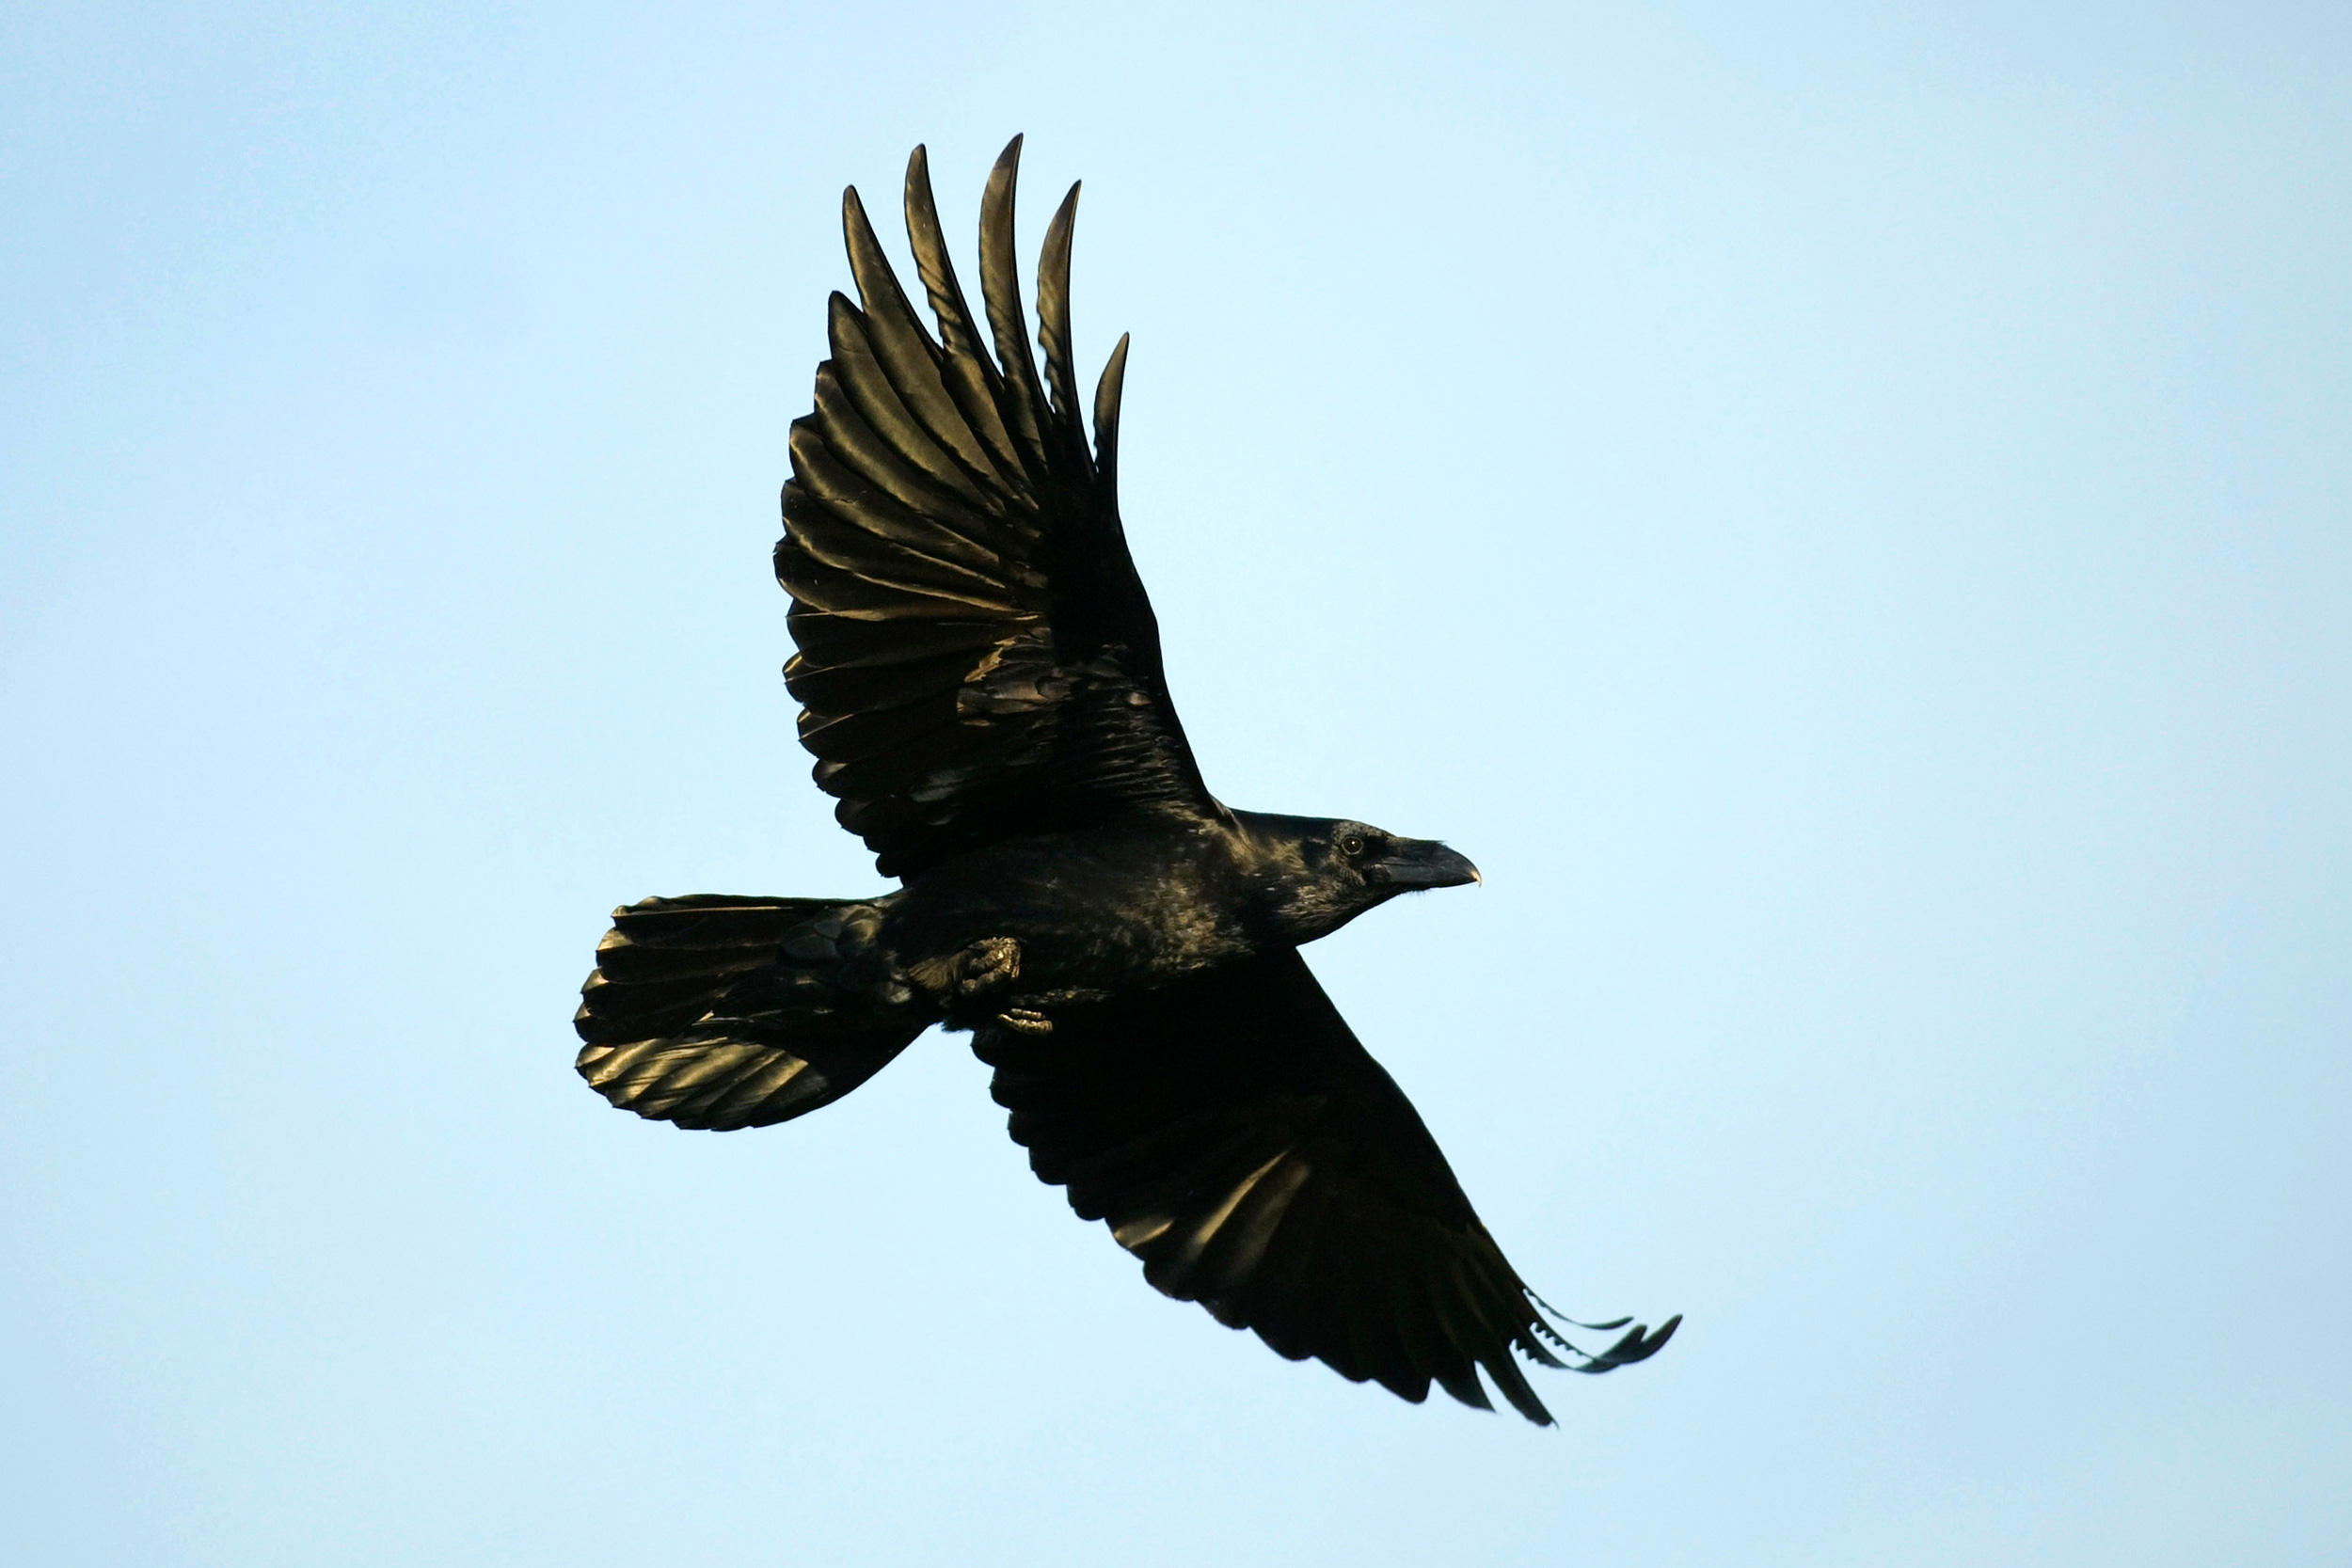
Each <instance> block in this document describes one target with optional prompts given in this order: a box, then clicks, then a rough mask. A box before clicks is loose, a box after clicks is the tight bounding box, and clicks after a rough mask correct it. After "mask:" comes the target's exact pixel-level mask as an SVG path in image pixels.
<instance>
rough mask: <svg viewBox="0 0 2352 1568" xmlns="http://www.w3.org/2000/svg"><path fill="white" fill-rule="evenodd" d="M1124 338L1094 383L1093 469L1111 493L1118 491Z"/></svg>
mask: <svg viewBox="0 0 2352 1568" xmlns="http://www.w3.org/2000/svg"><path fill="white" fill-rule="evenodd" d="M1127 338H1128V334H1126V333H1124V332H1122V333H1120V335H1119V346H1118V347H1117V348H1114V349H1112V350H1111V356H1110V358H1109V360H1108V361H1106V362H1105V363H1104V366H1103V379H1102V380H1100V381H1098V382H1096V383H1095V384H1094V471H1095V473H1096V474H1097V475H1098V476H1100V478H1101V481H1102V483H1103V485H1104V489H1105V490H1107V491H1108V492H1109V493H1110V494H1112V495H1117V494H1118V493H1119V492H1118V483H1119V394H1120V389H1121V388H1123V387H1125V385H1126V383H1127Z"/></svg>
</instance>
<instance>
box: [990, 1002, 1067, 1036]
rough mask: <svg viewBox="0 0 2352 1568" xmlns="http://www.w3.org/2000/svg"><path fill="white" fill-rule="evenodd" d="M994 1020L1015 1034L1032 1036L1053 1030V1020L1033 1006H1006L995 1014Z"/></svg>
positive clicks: (1050, 1032)
mask: <svg viewBox="0 0 2352 1568" xmlns="http://www.w3.org/2000/svg"><path fill="white" fill-rule="evenodd" d="M996 1022H999V1023H1001V1024H1003V1025H1004V1026H1005V1027H1006V1028H1008V1029H1009V1030H1011V1031H1012V1032H1013V1033H1014V1034H1016V1035H1027V1036H1029V1037H1032V1038H1035V1037H1038V1036H1041V1035H1050V1034H1052V1033H1053V1032H1054V1021H1053V1020H1052V1019H1050V1018H1047V1017H1046V1016H1045V1015H1044V1014H1043V1013H1041V1012H1039V1011H1038V1010H1037V1009H1036V1008H1034V1007H1008V1008H1006V1009H1005V1010H1004V1011H1003V1012H1001V1013H998V1014H997V1015H996Z"/></svg>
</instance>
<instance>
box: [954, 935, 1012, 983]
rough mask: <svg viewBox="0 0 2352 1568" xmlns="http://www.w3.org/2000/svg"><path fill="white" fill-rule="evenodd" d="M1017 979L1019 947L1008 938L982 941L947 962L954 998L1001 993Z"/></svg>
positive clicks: (991, 938)
mask: <svg viewBox="0 0 2352 1568" xmlns="http://www.w3.org/2000/svg"><path fill="white" fill-rule="evenodd" d="M1020 976H1021V944H1020V943H1019V942H1015V941H1013V940H1012V938H1010V937H983V938H982V939H981V940H979V941H978V942H974V943H972V944H971V945H970V946H968V947H966V948H964V949H963V950H962V951H961V952H960V953H958V954H957V955H956V956H955V957H954V958H949V959H948V960H947V978H948V980H949V982H950V983H951V984H953V985H954V987H955V990H956V994H957V995H958V996H977V995H979V994H980V993H981V992H983V991H991V990H1001V989H1002V988H1003V987H1005V986H1008V985H1010V984H1011V983H1012V982H1013V981H1014V980H1017V979H1019V978H1020Z"/></svg>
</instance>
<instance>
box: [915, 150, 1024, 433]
mask: <svg viewBox="0 0 2352 1568" xmlns="http://www.w3.org/2000/svg"><path fill="white" fill-rule="evenodd" d="M906 216H907V243H908V245H909V246H910V248H912V249H913V250H914V271H915V275H916V276H917V277H920V278H921V279H922V281H923V292H924V293H927V294H929V295H930V301H931V314H932V315H934V316H936V317H938V318H939V339H940V343H941V346H942V347H943V349H944V350H945V353H946V357H945V359H944V360H943V361H942V363H941V367H940V369H941V372H942V373H941V379H942V380H944V381H945V382H946V386H947V392H948V395H949V396H951V397H953V398H954V399H955V400H956V404H957V405H958V406H959V407H961V409H962V410H963V414H964V418H965V419H967V420H970V421H971V423H972V428H973V429H974V430H976V431H977V432H978V433H979V436H980V438H981V439H982V440H983V441H985V442H987V443H988V445H989V446H990V447H991V448H992V449H993V451H995V452H996V453H997V454H998V455H999V456H1000V457H1001V458H1002V459H1003V460H1004V461H1005V462H1006V463H1008V464H1010V465H1012V466H1014V467H1023V466H1025V465H1024V464H1023V460H1022V457H1021V454H1020V450H1019V448H1018V447H1017V446H1016V445H1015V444H1014V442H1013V439H1012V436H1011V433H1010V432H1009V431H1008V430H1007V429H1006V427H1005V418H1004V412H1003V409H1002V406H1001V404H1002V402H1003V399H1004V395H1005V382H1004V377H1003V376H1002V375H1001V374H999V373H998V372H997V369H996V361H995V360H993V359H992V358H990V357H989V355H988V350H987V348H986V347H985V346H984V345H983V344H982V342H981V341H980V332H979V328H978V326H977V325H975V323H974V322H973V319H972V307H971V306H970V305H969V304H968V303H966V302H965V300H964V297H963V285H962V284H961V283H960V282H958V281H957V279H956V269H955V263H954V262H952V261H949V260H948V257H947V241H946V234H945V233H944V232H943V231H942V230H941V229H940V225H939V203H938V202H937V201H936V200H934V199H933V198H932V197H931V165H930V152H928V151H927V150H924V149H923V148H921V147H917V148H916V149H915V150H914V152H913V153H912V154H911V155H909V157H908V158H907V180H906Z"/></svg>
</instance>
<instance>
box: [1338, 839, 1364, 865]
mask: <svg viewBox="0 0 2352 1568" xmlns="http://www.w3.org/2000/svg"><path fill="white" fill-rule="evenodd" d="M1363 852H1364V835H1363V834H1361V833H1342V834H1341V835H1340V853H1341V854H1343V855H1345V856H1346V857H1347V858H1348V859H1349V860H1354V859H1355V858H1356V857H1357V856H1359V855H1360V854H1362V853H1363Z"/></svg>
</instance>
